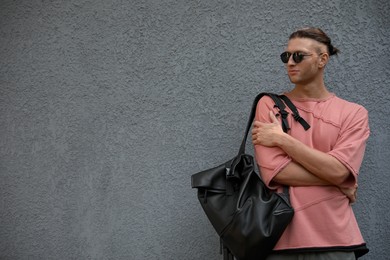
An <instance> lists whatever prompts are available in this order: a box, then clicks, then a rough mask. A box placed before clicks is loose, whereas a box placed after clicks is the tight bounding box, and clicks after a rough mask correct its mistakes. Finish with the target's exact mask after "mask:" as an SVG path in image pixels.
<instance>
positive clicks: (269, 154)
mask: <svg viewBox="0 0 390 260" xmlns="http://www.w3.org/2000/svg"><path fill="white" fill-rule="evenodd" d="M270 110H272V111H274V113H275V115H276V114H277V113H278V112H279V111H278V109H277V108H274V102H273V100H272V99H271V98H270V97H268V96H264V97H262V98H261V99H260V101H259V102H258V104H257V108H256V115H255V120H257V121H260V122H263V123H270V122H271V119H270V118H269V111H270ZM254 149H255V158H256V162H257V164H258V166H259V170H260V175H261V177H262V179H263V181H264V183H265V184H266V185H267V186H268V187H269V188H271V189H276V188H278V187H279V186H280V185H277V184H276V183H272V179H273V178H274V177H275V175H277V174H278V173H279V172H280V171H281V170H282V169H283V168H284V167H286V165H287V164H288V163H289V162H291V158H290V157H289V156H288V155H287V154H286V153H285V152H284V151H283V150H282V149H280V148H279V147H265V146H262V145H255V146H254Z"/></svg>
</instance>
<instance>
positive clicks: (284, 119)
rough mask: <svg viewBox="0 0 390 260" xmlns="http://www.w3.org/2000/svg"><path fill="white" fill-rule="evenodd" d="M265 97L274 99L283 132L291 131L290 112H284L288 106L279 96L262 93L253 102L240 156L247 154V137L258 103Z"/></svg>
mask: <svg viewBox="0 0 390 260" xmlns="http://www.w3.org/2000/svg"><path fill="white" fill-rule="evenodd" d="M264 96H269V97H270V98H272V100H273V101H274V103H275V107H277V108H278V109H279V112H280V114H281V116H282V128H283V131H284V132H287V130H288V129H290V127H289V125H288V121H287V116H288V112H287V111H286V110H284V109H285V108H286V106H285V105H284V103H283V101H282V100H281V99H280V98H279V96H278V95H276V94H273V93H266V92H263V93H260V94H258V95H257V96H256V97H255V100H254V101H253V105H252V109H251V113H250V115H249V120H248V123H247V125H246V130H245V135H244V138H243V140H242V142H241V146H240V151H239V154H244V153H245V145H246V141H247V137H248V134H249V130H250V129H251V127H252V122H253V119H254V118H255V115H256V108H257V103H258V102H259V100H260V99H261V98H262V97H264Z"/></svg>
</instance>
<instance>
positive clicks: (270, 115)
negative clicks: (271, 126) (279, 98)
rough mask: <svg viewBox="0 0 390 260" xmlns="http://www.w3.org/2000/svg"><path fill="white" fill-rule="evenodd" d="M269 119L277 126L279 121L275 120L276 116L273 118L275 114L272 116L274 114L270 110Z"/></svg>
mask: <svg viewBox="0 0 390 260" xmlns="http://www.w3.org/2000/svg"><path fill="white" fill-rule="evenodd" d="M269 118H270V119H271V122H272V123H278V124H279V121H278V119H277V118H276V116H275V114H274V112H273V111H272V110H270V111H269Z"/></svg>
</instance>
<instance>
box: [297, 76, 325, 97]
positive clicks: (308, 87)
mask: <svg viewBox="0 0 390 260" xmlns="http://www.w3.org/2000/svg"><path fill="white" fill-rule="evenodd" d="M290 93H291V95H292V96H294V97H297V98H316V99H323V98H327V97H328V96H329V95H330V92H329V91H328V90H327V88H326V86H325V83H324V81H323V80H322V79H321V80H318V81H311V82H310V83H308V84H296V85H295V88H294V89H293V90H292V91H291V92H290Z"/></svg>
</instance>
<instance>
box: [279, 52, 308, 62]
mask: <svg viewBox="0 0 390 260" xmlns="http://www.w3.org/2000/svg"><path fill="white" fill-rule="evenodd" d="M312 55H313V54H305V53H303V52H301V51H297V52H293V53H291V52H288V51H285V52H283V53H282V54H280V59H281V60H282V62H283V63H288V61H289V60H290V57H291V56H292V58H293V61H294V62H295V63H300V62H302V61H303V59H304V58H305V57H306V56H312Z"/></svg>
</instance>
